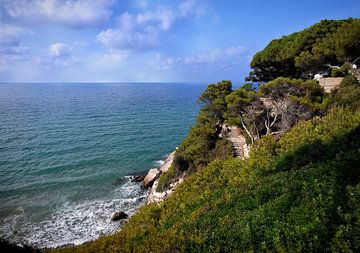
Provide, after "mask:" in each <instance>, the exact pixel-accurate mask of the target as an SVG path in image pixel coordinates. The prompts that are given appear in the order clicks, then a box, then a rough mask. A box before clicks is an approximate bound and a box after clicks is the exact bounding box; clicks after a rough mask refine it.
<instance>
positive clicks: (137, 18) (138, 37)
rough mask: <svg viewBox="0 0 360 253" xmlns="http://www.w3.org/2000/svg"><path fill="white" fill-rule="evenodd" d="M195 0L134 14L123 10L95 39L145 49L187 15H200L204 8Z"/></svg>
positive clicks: (129, 47)
mask: <svg viewBox="0 0 360 253" xmlns="http://www.w3.org/2000/svg"><path fill="white" fill-rule="evenodd" d="M201 6H203V5H202V4H200V3H199V2H198V1H184V2H182V3H181V4H179V5H178V6H176V7H174V8H166V7H157V8H156V9H154V10H151V11H144V12H142V13H138V14H131V13H129V12H125V13H123V14H122V15H120V16H119V18H118V25H117V26H116V27H114V28H109V29H107V30H104V31H102V32H100V33H99V34H98V35H97V41H98V42H100V43H101V44H103V45H104V46H105V47H106V48H107V49H109V48H118V49H123V50H124V49H129V50H131V49H148V48H154V47H157V46H159V45H160V42H161V37H162V35H164V34H166V32H168V31H169V30H170V29H171V28H172V26H173V24H174V23H175V22H176V21H177V20H179V19H182V18H186V17H189V16H190V15H200V14H201V13H204V10H205V8H203V7H201Z"/></svg>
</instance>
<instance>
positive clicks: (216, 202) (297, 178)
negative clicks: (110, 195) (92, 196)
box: [59, 109, 360, 252]
mask: <svg viewBox="0 0 360 253" xmlns="http://www.w3.org/2000/svg"><path fill="white" fill-rule="evenodd" d="M359 163H360V112H354V111H352V110H351V109H332V110H331V111H329V113H328V115H326V116H325V117H323V118H316V119H313V120H309V121H306V122H301V123H300V124H298V125H297V126H295V127H294V128H292V129H291V130H290V131H289V132H288V133H286V134H285V135H284V136H282V137H281V138H280V140H279V141H276V139H274V138H273V137H271V136H268V137H266V138H263V139H262V140H260V141H259V142H258V144H257V145H256V146H255V147H254V148H253V150H252V151H251V154H250V158H249V159H248V160H241V159H238V158H230V159H227V160H225V161H219V160H215V161H212V162H210V163H209V164H208V165H207V166H206V167H204V168H203V169H202V170H199V171H197V172H195V173H193V174H192V175H191V176H189V177H188V178H187V179H185V181H184V183H183V184H181V185H179V187H178V188H177V189H176V191H175V192H174V194H173V195H172V196H171V197H170V198H169V199H168V200H166V201H165V202H162V203H161V204H160V205H148V206H144V207H142V208H141V209H140V210H139V212H137V213H136V214H135V215H134V216H133V217H132V218H131V219H130V220H129V221H128V223H127V224H126V225H125V227H124V228H123V229H122V230H121V231H120V232H118V233H117V234H115V235H111V236H105V237H102V238H100V239H98V240H96V241H94V242H90V243H88V244H85V245H82V246H78V247H75V248H65V249H60V250H59V251H62V252H234V251H239V252H248V251H254V252H260V251H273V252H276V251H279V252H286V251H289V252H327V251H334V252H339V251H346V252H359V251H360V236H359V232H360V231H359V227H360V215H359V214H360V205H359V201H358V200H359V197H360V186H359V185H360V169H359V166H358V165H359Z"/></svg>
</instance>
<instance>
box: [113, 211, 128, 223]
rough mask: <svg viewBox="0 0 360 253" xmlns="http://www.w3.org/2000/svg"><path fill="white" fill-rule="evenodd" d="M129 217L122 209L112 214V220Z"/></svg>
mask: <svg viewBox="0 0 360 253" xmlns="http://www.w3.org/2000/svg"><path fill="white" fill-rule="evenodd" d="M127 217H128V215H127V214H126V213H125V212H123V211H120V212H115V213H113V214H112V215H111V220H112V221H118V220H122V219H126V218H127Z"/></svg>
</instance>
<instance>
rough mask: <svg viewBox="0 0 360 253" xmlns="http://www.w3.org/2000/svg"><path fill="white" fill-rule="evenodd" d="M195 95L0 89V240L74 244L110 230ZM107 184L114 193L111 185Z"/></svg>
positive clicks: (179, 89) (175, 138)
mask: <svg viewBox="0 0 360 253" xmlns="http://www.w3.org/2000/svg"><path fill="white" fill-rule="evenodd" d="M204 88H205V86H204V85H199V84H174V83H171V84H168V83H119V84H118V83H114V84H84V83H79V84H76V83H74V84H70V83H66V84H0V119H1V120H0V237H5V238H6V239H8V240H11V241H14V242H20V243H26V244H32V245H36V246H39V247H55V246H61V245H64V244H73V243H75V244H79V243H82V242H84V241H88V240H92V239H94V238H97V237H98V236H100V235H101V234H108V233H112V232H114V231H116V230H117V229H118V228H119V223H116V222H111V221H110V216H111V213H112V212H114V211H116V210H124V211H126V212H128V213H130V214H131V213H133V212H134V211H135V210H136V209H137V208H138V207H139V206H140V205H141V204H142V203H143V202H144V199H145V197H146V192H144V191H141V189H140V186H139V184H137V183H132V182H131V181H130V180H129V177H128V176H130V175H134V174H142V173H144V172H145V171H147V170H148V169H149V168H152V167H158V166H159V165H160V163H161V160H162V159H164V158H165V157H166V155H167V154H169V153H170V152H171V151H172V150H173V149H174V148H175V147H176V146H178V145H179V143H180V141H181V140H182V138H183V137H184V136H185V135H186V133H187V131H188V130H189V128H190V126H191V125H192V124H193V122H194V120H195V117H196V114H197V112H198V109H199V108H198V105H197V104H196V100H197V98H198V96H199V95H200V94H201V92H202V91H203V89H204ZM117 179H121V180H120V182H119V180H118V182H117V183H114V182H115V181H116V180H117Z"/></svg>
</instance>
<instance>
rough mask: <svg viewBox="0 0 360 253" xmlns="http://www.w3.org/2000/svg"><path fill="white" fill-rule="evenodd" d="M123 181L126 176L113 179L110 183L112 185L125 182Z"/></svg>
mask: <svg viewBox="0 0 360 253" xmlns="http://www.w3.org/2000/svg"><path fill="white" fill-rule="evenodd" d="M125 181H126V178H124V177H121V178H118V179H116V180H114V181H113V182H112V184H113V185H121V184H123V183H125Z"/></svg>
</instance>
